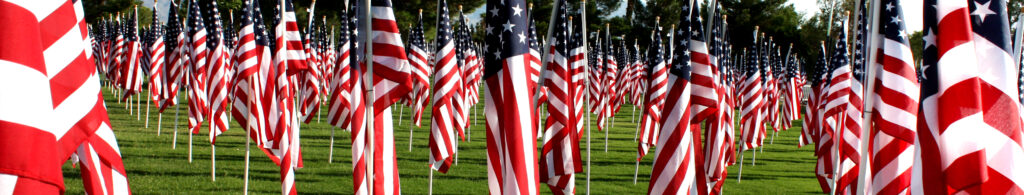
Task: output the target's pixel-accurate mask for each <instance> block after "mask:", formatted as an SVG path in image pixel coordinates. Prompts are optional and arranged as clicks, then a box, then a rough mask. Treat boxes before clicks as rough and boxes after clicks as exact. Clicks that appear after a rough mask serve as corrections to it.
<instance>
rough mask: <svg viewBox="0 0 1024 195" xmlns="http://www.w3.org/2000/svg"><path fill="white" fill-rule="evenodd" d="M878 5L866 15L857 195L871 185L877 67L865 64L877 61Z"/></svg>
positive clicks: (879, 7)
mask: <svg viewBox="0 0 1024 195" xmlns="http://www.w3.org/2000/svg"><path fill="white" fill-rule="evenodd" d="M879 4H881V2H880V1H878V0H872V1H871V9H870V10H868V13H869V14H870V15H871V16H870V17H871V20H869V21H868V25H869V27H868V31H869V33H867V39H865V40H867V41H868V46H869V47H868V48H867V52H868V58H867V59H866V60H867V61H865V63H864V64H865V65H866V66H865V67H867V68H866V69H867V74H866V75H865V77H867V78H866V79H864V82H865V83H864V86H865V93H864V120H863V122H864V124H865V125H861V133H860V137H861V138H860V151H861V155H860V164H859V165H860V174H859V176H858V177H857V183H858V184H857V186H860V187H859V188H857V194H867V192H868V191H869V190H871V185H869V182H868V181H870V180H871V172H868V170H871V151H869V149H870V147H869V145H868V144H870V143H871V140H870V138H871V136H870V135H871V134H870V130H871V125H870V124H871V117H872V115H873V114H874V113H873V112H874V107H873V106H874V103H873V102H874V98H872V96H873V92H874V91H875V85H874V81H875V76H876V75H875V74H876V72H875V71H876V70H877V68H878V66H876V65H874V63H867V62H874V61H876V60H878V51H877V50H876V49H874V48H878V46H879V42H878V41H875V39H878V38H880V36H879V34H878V31H877V30H875V29H878V25H879V24H878V20H879V19H880V17H881V13H879V12H878V10H879V9H881V5H879ZM857 8H858V9H860V6H857ZM857 13H858V14H860V11H857ZM861 17H864V16H861ZM1018 23H1021V21H1018ZM1018 26H1019V25H1018ZM858 30H859V29H858ZM1017 37H1018V38H1017V40H1018V41H1019V40H1020V37H1021V30H1020V28H1017ZM1016 46H1017V48H1018V49H1019V48H1020V44H1017V45H1016ZM1015 54H1018V55H1019V54H1020V52H1015ZM1019 59H1020V58H1019V57H1017V58H1014V60H1019ZM1016 64H1019V63H1016Z"/></svg>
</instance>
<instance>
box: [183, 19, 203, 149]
mask: <svg viewBox="0 0 1024 195" xmlns="http://www.w3.org/2000/svg"><path fill="white" fill-rule="evenodd" d="M189 4H190V5H189V8H188V20H187V22H186V25H187V28H188V35H187V39H188V41H186V44H189V46H188V47H187V49H186V50H187V51H188V54H189V55H190V59H191V61H190V62H189V63H188V64H189V69H188V72H189V74H188V77H189V82H188V83H189V91H188V92H189V94H188V127H189V129H191V132H192V133H193V134H196V133H199V129H200V127H201V126H202V125H203V121H204V119H205V118H206V116H207V115H208V112H209V104H208V103H207V98H208V97H207V95H206V88H207V73H206V68H207V62H206V60H207V49H206V48H207V46H206V43H207V39H206V38H207V37H206V36H207V31H206V26H205V24H204V22H203V18H202V13H201V12H200V11H199V3H198V2H197V1H196V0H190V3H189Z"/></svg>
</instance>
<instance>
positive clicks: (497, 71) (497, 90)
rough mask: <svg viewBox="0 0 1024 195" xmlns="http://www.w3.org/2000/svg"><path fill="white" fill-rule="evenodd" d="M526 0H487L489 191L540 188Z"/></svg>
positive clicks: (533, 190)
mask: <svg viewBox="0 0 1024 195" xmlns="http://www.w3.org/2000/svg"><path fill="white" fill-rule="evenodd" d="M525 6H527V4H526V1H524V0H488V1H487V10H493V11H490V12H487V14H486V15H487V16H486V18H485V20H484V21H487V26H488V27H490V28H493V31H490V32H492V33H490V34H488V35H487V36H486V39H485V41H486V42H487V43H488V44H487V45H488V47H487V51H488V53H487V54H486V55H485V56H486V57H485V58H484V59H485V63H484V75H483V79H484V82H485V83H487V88H488V89H489V90H488V91H487V96H488V97H487V98H486V100H487V101H486V103H485V104H486V106H485V113H486V114H485V115H486V118H487V128H486V129H487V141H486V142H487V179H488V187H489V190H490V193H491V194H538V193H539V192H538V186H537V184H538V180H539V179H538V170H537V158H536V156H537V154H536V152H537V142H536V137H537V135H535V133H536V132H537V131H536V130H535V129H534V128H536V126H534V125H532V124H533V121H534V119H533V117H534V115H533V114H532V113H533V109H534V108H535V105H536V104H535V103H534V102H533V100H532V98H533V97H534V94H533V93H534V92H533V91H530V86H529V84H528V83H529V80H530V58H531V56H530V52H529V45H528V44H527V42H526V41H525V40H524V41H516V39H517V38H525V37H523V36H519V35H525V34H527V32H526V31H528V29H529V21H528V17H527V16H528V14H527V13H523V12H522V11H523V8H525Z"/></svg>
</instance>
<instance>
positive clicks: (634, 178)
mask: <svg viewBox="0 0 1024 195" xmlns="http://www.w3.org/2000/svg"><path fill="white" fill-rule="evenodd" d="M637 175H640V159H636V169H633V185H636V177H637Z"/></svg>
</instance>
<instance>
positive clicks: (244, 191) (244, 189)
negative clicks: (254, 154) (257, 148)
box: [242, 129, 252, 195]
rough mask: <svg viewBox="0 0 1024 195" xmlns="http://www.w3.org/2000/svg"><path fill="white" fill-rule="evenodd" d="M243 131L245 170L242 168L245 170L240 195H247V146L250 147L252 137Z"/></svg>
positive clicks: (246, 131)
mask: <svg viewBox="0 0 1024 195" xmlns="http://www.w3.org/2000/svg"><path fill="white" fill-rule="evenodd" d="M243 130H245V168H244V169H245V173H243V175H244V176H243V179H242V194H244V195H248V194H249V145H250V143H252V136H251V135H250V134H251V133H252V132H250V131H249V130H247V129H243Z"/></svg>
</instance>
